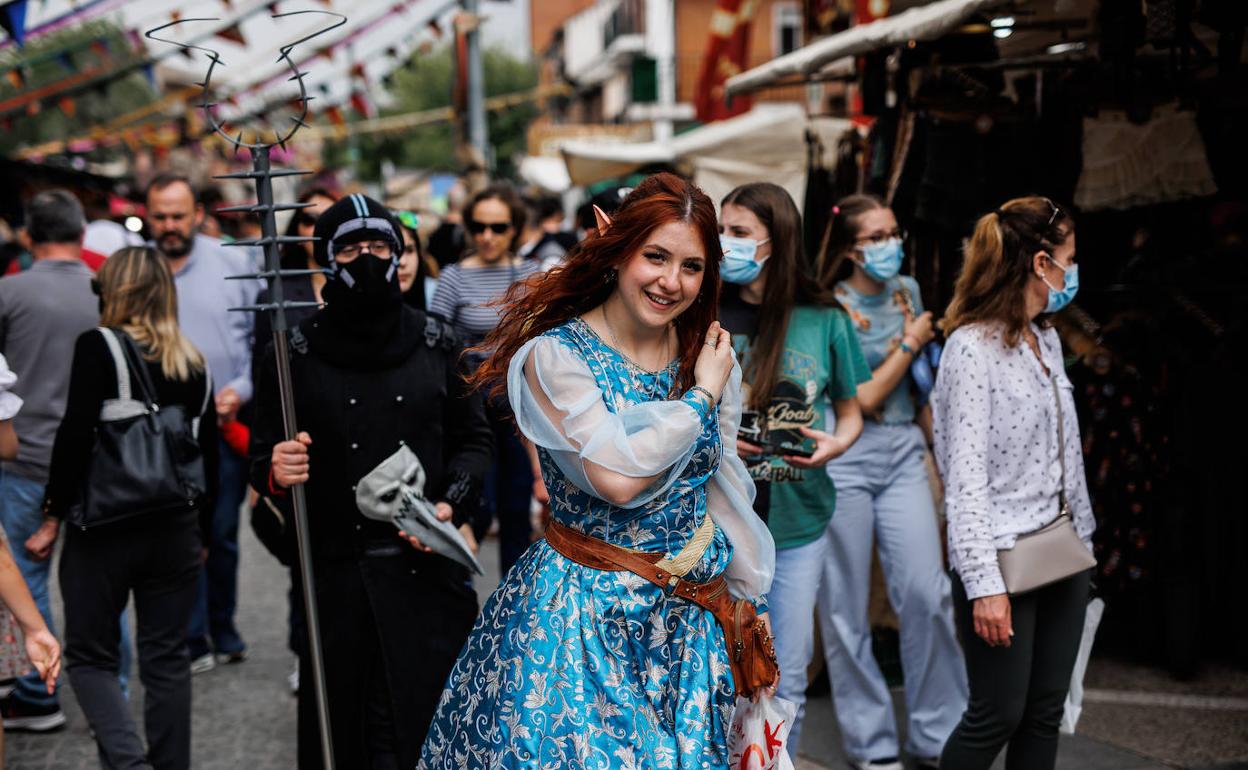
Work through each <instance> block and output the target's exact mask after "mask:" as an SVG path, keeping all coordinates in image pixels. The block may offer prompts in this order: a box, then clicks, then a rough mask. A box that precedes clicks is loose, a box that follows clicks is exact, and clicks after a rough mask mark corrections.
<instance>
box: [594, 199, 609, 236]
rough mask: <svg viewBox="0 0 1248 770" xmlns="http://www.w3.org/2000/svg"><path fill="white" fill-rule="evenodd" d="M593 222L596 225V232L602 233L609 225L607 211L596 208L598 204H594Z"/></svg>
mask: <svg viewBox="0 0 1248 770" xmlns="http://www.w3.org/2000/svg"><path fill="white" fill-rule="evenodd" d="M594 222H595V223H596V224H597V226H598V234H599V235H602V234H603V233H605V232H606V231H607V228H608V227H610V226H611V217H609V216H607V212H605V211H603V210H602V209H600V208H598V204H596V203H595V204H594Z"/></svg>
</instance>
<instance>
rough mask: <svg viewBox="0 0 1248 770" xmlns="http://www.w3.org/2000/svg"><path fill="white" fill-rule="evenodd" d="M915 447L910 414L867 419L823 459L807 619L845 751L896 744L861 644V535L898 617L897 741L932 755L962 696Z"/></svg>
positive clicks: (873, 667)
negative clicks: (830, 496)
mask: <svg viewBox="0 0 1248 770" xmlns="http://www.w3.org/2000/svg"><path fill="white" fill-rule="evenodd" d="M923 456H924V439H923V433H922V431H921V430H920V429H919V427H918V426H917V425H914V424H906V425H881V424H879V423H875V422H867V424H866V426H865V428H864V430H863V432H862V436H861V437H859V439H858V441H857V442H856V443H855V444H854V446H853V447H851V448H850V450H849V451H848V452H846V453H845V454H844V455H843V456H841V457H839V458H837V459H836V460H834V461H832V462H831V463H830V464H829V465H828V474H829V475H830V476H831V477H832V478H833V480H834V481H835V482H836V515H834V516H833V517H832V521H831V522H829V524H828V531H829V534H830V536H831V547H830V548H829V550H828V556H827V560H826V562H825V565H824V579H823V589H822V592H821V594H820V597H819V629H820V631H821V632H822V637H823V647H824V655H825V658H826V659H827V663H828V673H829V677H830V679H831V681H832V691H833V693H834V694H835V696H836V717H837V721H838V722H839V723H840V726H841V736H842V740H843V741H844V746H845V753H846V754H847V755H848V756H849V757H850V758H851V759H855V760H872V759H882V758H884V757H895V756H898V754H899V751H898V749H899V746H898V738H897V723H896V715H895V714H894V713H893V698H892V695H891V694H890V693H889V691H888V685H887V684H886V683H885V681H884V676H883V674H881V673H880V667H879V665H878V664H877V663H876V661H875V656H874V655H873V654H872V651H871V628H870V622H869V619H868V617H867V613H868V609H867V608H868V599H869V595H870V593H871V553H872V550H873V548H872V543H873V542H874V550H878V551H879V554H880V565H881V566H882V567H883V570H884V578H885V582H886V583H887V585H888V598H889V601H890V603H891V604H892V606H893V608H894V609H895V610H896V611H897V617H898V620H899V621H900V623H901V664H902V670H903V671H904V672H905V691H906V712H907V718H908V722H909V730H907V735H908V738H907V741H906V750H907V752H909V753H910V754H911V756H915V757H920V758H930V757H935V756H938V755H939V754H940V750H941V747H942V746H944V745H945V740H946V739H947V738H948V737H949V734H950V733H951V732H953V728H954V726H956V725H957V723H958V719H959V718H960V717H961V715H962V710H963V709H964V708H965V707H966V698H967V684H966V667H965V666H964V665H963V662H962V650H961V648H960V647H959V646H958V639H957V635H956V634H955V633H954V630H953V600H952V597H951V594H950V588H949V578H948V576H947V575H946V573H945V569H944V565H943V563H942V560H941V547H940V533H939V532H938V531H937V525H936V512H935V510H934V508H933V503H932V492H931V487H930V486H929V484H928V480H927V469H926V466H925V465H924V461H923Z"/></svg>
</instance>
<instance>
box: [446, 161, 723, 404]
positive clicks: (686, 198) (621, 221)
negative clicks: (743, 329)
mask: <svg viewBox="0 0 1248 770" xmlns="http://www.w3.org/2000/svg"><path fill="white" fill-rule="evenodd" d="M668 222H687V223H688V224H690V225H693V227H694V229H695V230H697V233H698V237H699V238H700V239H701V241H702V247H703V249H704V250H705V251H706V265H705V268H704V270H703V273H702V286H701V287H700V288H699V290H698V296H697V298H696V299H695V300H694V301H693V303H692V304H691V305H690V306H689V307H688V308H687V309H686V310H685V311H684V312H683V313H681V314H680V316H678V317H677V318H676V335H677V339H678V340H679V347H680V372H679V375H678V377H677V389H676V392H677V393H681V392H684V391H685V390H686V389H688V388H689V387H692V385H693V384H694V378H693V365H694V362H695V361H697V358H698V353H699V352H700V351H701V349H702V343H703V341H704V338H705V335H706V330H707V329H708V328H709V327H710V325H711V323H712V322H714V321H715V319H716V318H717V317H718V315H719V263H720V259H721V258H722V252H723V249H722V247H721V246H720V245H719V224H718V221H717V219H716V215H715V205H714V204H713V203H712V202H711V199H710V198H709V197H707V195H706V193H704V192H702V190H701V189H699V188H698V187H697V186H696V185H694V184H693V183H692V182H690V181H688V180H686V179H682V178H681V177H679V176H676V175H675V174H668V173H662V174H655V175H653V176H650V177H647V178H646V179H645V180H644V181H643V182H642V183H641V184H639V185H637V187H635V188H634V189H633V191H632V192H631V193H629V194H628V197H626V198H625V199H624V202H623V203H622V204H621V205H620V208H619V210H618V211H616V212H615V215H614V217H613V218H612V220H611V226H610V227H609V228H607V230H606V231H605V232H600V233H598V234H597V235H596V236H590V237H589V238H586V239H585V240H584V241H581V242H580V243H578V244H577V245H576V246H574V247H573V248H572V250H571V251H569V252H568V254H567V257H566V259H565V261H564V263H563V265H561V266H559V267H556V268H554V269H552V270H551V271H550V272H548V273H545V274H542V273H539V274H537V275H534V276H532V277H530V278H527V279H525V280H524V281H519V282H517V283H515V284H514V285H512V287H511V288H510V289H508V291H507V294H506V295H505V297H504V298H503V300H502V305H503V311H502V314H501V317H500V319H499V323H498V325H497V326H495V327H494V330H493V331H491V332H490V333H489V334H488V335H487V336H486V338H485V340H484V341H483V342H482V343H481V345H480V346H479V347H478V348H475V349H474V350H477V351H480V352H482V353H485V354H487V358H486V359H485V362H484V363H483V364H481V366H480V367H479V368H478V369H477V370H476V371H475V372H473V373H472V374H471V375H470V376H469V377H468V382H469V384H470V385H472V387H473V388H482V387H488V388H490V394H491V395H493V396H501V395H503V394H505V393H506V389H507V367H508V365H509V364H510V363H511V357H512V356H513V355H515V353H516V351H517V350H519V349H520V346H521V345H523V344H524V343H525V342H527V341H528V340H530V339H532V338H534V337H536V336H538V335H540V334H543V333H545V332H547V331H549V330H551V329H553V328H555V327H556V326H559V325H560V324H562V323H565V322H567V321H569V320H570V319H572V318H575V317H576V316H579V315H583V314H585V313H587V312H589V311H590V310H592V309H594V308H595V307H598V306H599V305H601V304H602V303H603V302H605V301H606V299H607V297H609V296H610V295H611V292H612V291H614V290H615V281H614V280H612V272H611V271H612V269H613V268H614V269H617V270H618V268H619V267H620V266H621V265H623V264H624V263H625V262H627V261H628V260H629V259H631V258H632V257H633V255H635V254H636V253H637V252H639V251H640V250H641V248H642V247H643V246H645V244H646V239H647V238H648V237H649V236H650V233H652V232H653V231H654V230H655V228H657V227H659V226H661V225H664V224H667V223H668Z"/></svg>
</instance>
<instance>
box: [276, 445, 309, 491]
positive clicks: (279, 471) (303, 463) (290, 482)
mask: <svg viewBox="0 0 1248 770" xmlns="http://www.w3.org/2000/svg"><path fill="white" fill-rule="evenodd" d="M310 446H312V437H311V436H309V435H308V434H307V433H304V432H300V433H299V435H298V436H296V437H295V438H294V440H293V441H283V442H282V443H280V444H278V445H277V446H275V447H273V456H272V457H271V458H270V462H271V463H272V468H273V480H274V481H276V482H277V483H278V484H280V485H281V486H283V487H293V486H294V485H296V484H302V483H304V482H306V481H307V480H308V447H310Z"/></svg>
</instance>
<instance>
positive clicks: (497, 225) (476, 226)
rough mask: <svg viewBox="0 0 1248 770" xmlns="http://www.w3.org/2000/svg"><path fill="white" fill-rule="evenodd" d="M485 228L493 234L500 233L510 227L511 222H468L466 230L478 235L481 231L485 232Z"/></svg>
mask: <svg viewBox="0 0 1248 770" xmlns="http://www.w3.org/2000/svg"><path fill="white" fill-rule="evenodd" d="M487 228H488V229H489V230H490V232H492V233H494V234H495V235H502V234H503V233H505V232H507V231H508V230H510V229H511V223H510V222H469V223H468V231H469V232H471V233H472V234H473V235H480V234H481V233H483V232H485V231H486V229H487Z"/></svg>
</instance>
